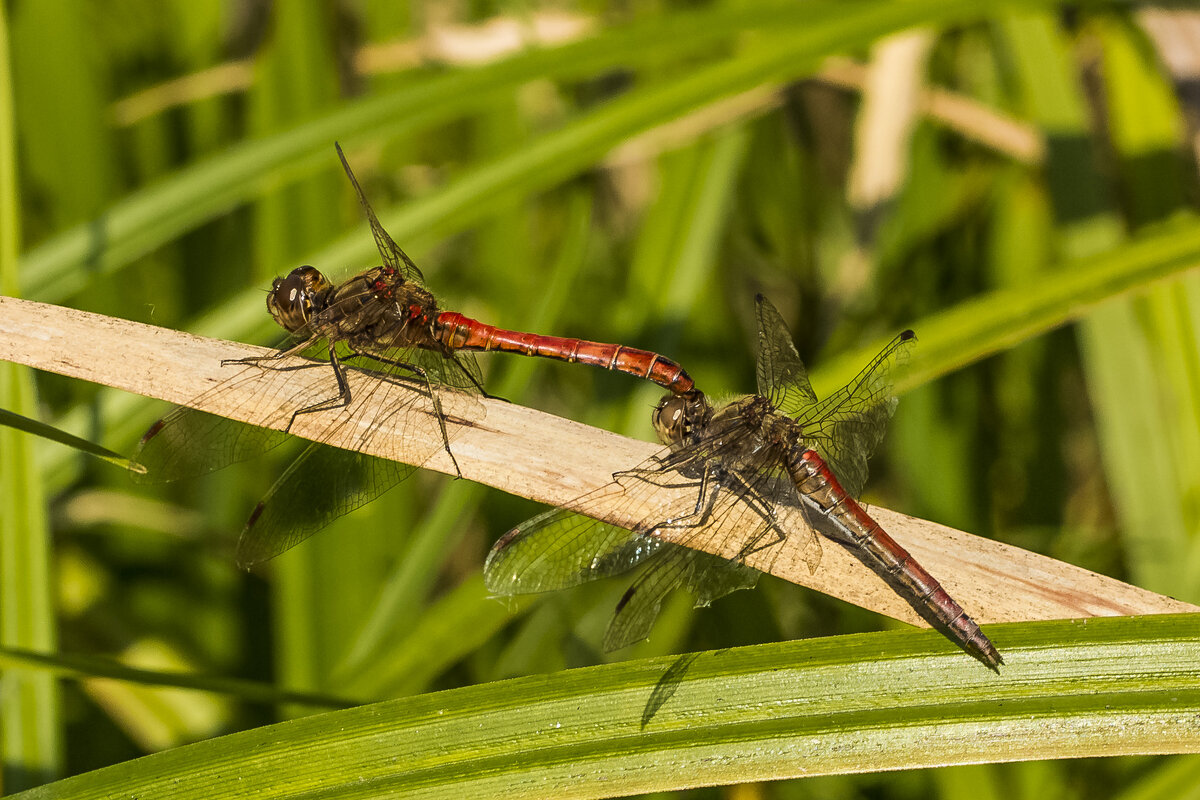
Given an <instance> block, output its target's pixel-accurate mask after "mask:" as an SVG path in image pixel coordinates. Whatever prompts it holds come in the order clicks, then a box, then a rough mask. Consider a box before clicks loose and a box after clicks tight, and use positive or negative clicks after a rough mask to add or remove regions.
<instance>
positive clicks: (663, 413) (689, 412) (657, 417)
mask: <svg viewBox="0 0 1200 800" xmlns="http://www.w3.org/2000/svg"><path fill="white" fill-rule="evenodd" d="M712 413H713V409H712V406H711V405H710V404H709V402H708V398H707V397H705V396H704V393H703V392H701V391H700V390H699V389H693V390H692V391H690V392H685V393H684V394H669V395H667V396H666V397H664V398H663V399H662V400H660V401H658V406H657V407H656V408H655V409H654V414H653V416H652V417H651V419H652V421H653V422H654V430H655V431H656V432H657V433H658V440H659V441H660V442H662V443H663V444H672V445H674V444H688V443H690V442H691V441H692V440H693V439H694V438H695V437H696V436H698V435H699V434H700V432H701V431H703V430H704V428H705V427H706V426H707V425H708V422H709V420H710V419H712Z"/></svg>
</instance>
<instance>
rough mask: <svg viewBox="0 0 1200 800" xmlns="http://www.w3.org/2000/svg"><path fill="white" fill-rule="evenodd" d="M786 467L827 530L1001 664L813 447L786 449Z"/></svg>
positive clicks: (934, 620)
mask: <svg viewBox="0 0 1200 800" xmlns="http://www.w3.org/2000/svg"><path fill="white" fill-rule="evenodd" d="M787 467H788V471H789V472H790V473H791V476H792V480H793V481H794V482H795V484H796V487H797V489H799V491H800V494H801V495H802V496H803V497H805V498H806V499H807V500H808V501H809V502H811V503H814V504H815V505H816V506H817V507H818V508H819V509H820V511H821V513H822V514H823V515H825V517H826V518H828V519H829V520H830V521H831V522H832V523H833V526H834V528H835V531H832V532H829V533H836V534H838V536H836V537H835V538H836V539H837V540H838V541H839V542H840V543H841V544H843V545H845V546H847V547H848V549H850V551H851V552H852V553H854V555H855V556H856V557H857V558H858V559H859V560H860V561H862V562H863V564H865V565H866V566H867V567H869V568H870V569H871V571H873V572H874V573H875V574H876V575H878V576H879V577H881V578H883V580H884V581H885V582H886V583H887V584H888V586H890V587H891V588H892V589H893V590H895V591H896V593H897V594H899V595H900V596H901V597H903V598H904V599H905V601H907V602H908V604H909V605H910V606H912V608H913V610H914V611H916V612H917V613H918V614H920V615H921V617H922V618H923V619H924V620H925V621H926V622H928V623H929V624H930V625H932V626H933V627H934V628H936V629H937V630H939V631H941V632H943V633H944V634H946V635H947V636H949V637H950V638H951V639H952V640H954V641H955V642H957V643H958V644H959V646H960V647H962V648H963V649H964V650H966V651H967V652H968V653H970V654H971V655H973V656H974V657H975V658H977V659H979V660H980V661H982V662H983V663H984V664H985V665H987V666H988V667H990V668H991V669H993V670H995V669H996V668H997V667H998V666H999V665H1000V664H1003V663H1004V659H1003V658H1001V657H1000V653H999V652H998V651H997V650H996V648H995V646H993V645H992V643H991V641H990V640H989V639H988V638H987V636H985V635H984V633H983V631H981V630H980V629H979V625H977V624H976V623H975V621H974V620H973V619H971V617H970V616H969V615H968V614H967V612H966V611H964V610H963V608H962V606H960V605H959V604H958V603H957V602H956V601H955V600H954V598H952V597H951V596H950V594H949V593H948V592H947V591H946V590H945V589H943V588H942V585H941V583H939V582H938V580H937V579H936V578H934V577H933V576H932V575H930V574H929V572H928V571H927V570H926V569H925V568H924V567H922V566H921V565H920V564H919V563H917V560H916V559H915V558H913V557H912V554H910V553H909V552H908V551H907V550H905V549H904V548H903V547H902V546H901V545H900V543H899V542H897V541H896V540H895V539H893V538H892V537H891V536H889V535H888V534H887V532H886V531H884V530H883V528H882V527H881V526H880V525H879V523H878V522H876V521H875V520H873V519H871V517H870V515H868V514H867V512H866V511H865V510H864V509H863V507H862V506H861V505H859V503H858V501H856V500H855V499H854V498H853V497H851V496H850V495H849V494H848V493H847V492H846V491H845V489H843V488H842V485H841V484H840V483H839V482H838V479H837V477H836V476H835V475H834V474H833V471H832V470H831V469H830V468H829V465H828V464H827V463H826V462H825V459H823V458H821V456H820V455H819V454H818V453H816V452H815V451H813V450H809V449H802V448H800V447H794V448H792V449H791V450H790V451H789V453H788V457H787ZM823 532H825V531H823ZM827 535H828V534H827Z"/></svg>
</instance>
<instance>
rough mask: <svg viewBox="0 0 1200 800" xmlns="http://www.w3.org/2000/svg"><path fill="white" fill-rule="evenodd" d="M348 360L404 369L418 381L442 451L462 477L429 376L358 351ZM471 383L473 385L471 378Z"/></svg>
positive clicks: (414, 365)
mask: <svg viewBox="0 0 1200 800" xmlns="http://www.w3.org/2000/svg"><path fill="white" fill-rule="evenodd" d="M348 357H349V358H368V359H371V360H372V361H376V362H378V363H380V364H386V365H388V366H392V367H396V368H397V369H404V370H407V371H409V372H411V373H412V374H413V375H414V376H416V377H417V378H419V379H420V381H419V383H420V386H421V390H422V391H423V392H424V393H425V396H426V397H428V398H429V402H430V403H432V404H433V416H434V418H435V419H437V423H438V430H440V431H441V433H442V449H444V450H445V451H446V455H448V456H450V462H451V463H452V464H454V472H455V473H456V474H457V475H458V477H460V478H461V477H462V470H461V469H459V466H458V459H456V458H455V457H454V453H453V452H451V451H450V433H449V432H448V431H447V430H446V415H445V413H443V412H442V401H441V398H439V397H438V394H437V392H435V391H434V390H433V383H432V382H431V381H430V380H429V374H428V373H427V372H426V371H425V370H424V369H423V368H422V367H419V366H417V365H416V364H409V363H408V362H406V361H397V360H396V359H391V358H384V357H383V356H378V355H375V354H374V353H364V352H361V351H358V350H355V351H353V352H352V353H351V354H350V356H348ZM471 382H472V383H475V379H474V378H473V377H472V378H471Z"/></svg>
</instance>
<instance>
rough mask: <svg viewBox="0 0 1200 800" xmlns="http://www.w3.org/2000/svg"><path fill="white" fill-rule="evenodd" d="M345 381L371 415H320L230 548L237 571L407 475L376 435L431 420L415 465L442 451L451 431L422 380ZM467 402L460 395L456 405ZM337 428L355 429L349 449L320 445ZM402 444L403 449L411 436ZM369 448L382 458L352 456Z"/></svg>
mask: <svg viewBox="0 0 1200 800" xmlns="http://www.w3.org/2000/svg"><path fill="white" fill-rule="evenodd" d="M346 376H347V380H348V381H349V382H350V385H351V390H352V393H353V394H354V395H355V396H360V397H364V398H366V400H365V405H366V406H367V407H369V408H371V409H372V410H373V411H374V412H375V417H374V418H373V419H372V420H371V421H370V423H369V424H362V420H361V419H358V418H357V415H356V414H355V413H352V410H349V409H344V410H340V411H329V412H321V413H322V414H324V415H327V416H328V419H329V425H328V427H327V428H326V429H325V430H324V431H322V432H321V434H320V435H319V437H318V438H317V440H316V443H314V445H313V446H311V447H309V448H308V449H306V450H305V451H304V453H303V454H302V455H301V456H300V457H299V458H298V459H297V460H296V461H295V462H293V463H292V464H291V465H290V466H289V467H288V469H287V470H286V471H285V472H284V473H283V474H282V475H281V476H280V477H279V479H278V480H277V481H276V482H275V484H274V485H273V486H272V487H271V489H270V491H269V492H268V493H267V494H266V496H265V497H263V499H262V500H261V501H259V503H258V506H257V507H256V508H255V510H254V512H253V513H252V514H251V515H250V519H249V520H248V521H247V523H246V526H245V528H244V529H243V530H242V534H241V537H240V539H239V540H238V551H237V559H238V563H239V565H240V566H243V567H246V568H249V567H251V566H253V565H255V564H258V563H261V562H263V561H267V560H269V559H271V558H273V557H275V556H277V555H279V554H280V553H282V552H284V551H286V550H288V549H290V548H292V547H294V546H296V545H297V544H299V543H300V542H302V541H304V540H305V539H307V538H308V537H309V536H312V535H313V534H314V533H316V532H317V531H319V530H321V529H322V528H324V527H325V526H327V525H328V524H329V523H331V522H333V521H334V520H336V519H338V518H339V517H341V516H343V515H345V514H348V513H349V512H351V511H353V510H354V509H356V508H358V507H360V506H362V505H365V504H366V503H369V502H370V501H372V500H374V499H375V498H376V497H378V496H379V495H381V494H383V493H384V492H386V491H387V490H388V489H391V488H392V487H393V486H395V485H396V484H397V483H399V482H400V481H402V480H404V479H405V478H407V477H408V476H409V475H411V474H412V473H413V471H414V469H415V467H414V466H412V465H411V464H409V463H401V462H400V461H399V460H398V459H400V458H405V457H406V456H405V454H404V453H402V452H400V451H399V449H398V447H399V445H396V446H395V447H392V446H390V445H389V443H390V442H393V441H395V440H394V439H392V438H390V437H389V436H386V435H385V436H382V437H381V432H391V431H394V430H404V429H407V428H416V427H418V426H420V427H424V426H423V425H422V424H421V423H420V422H419V421H418V420H416V419H414V416H421V415H424V416H427V417H432V418H434V419H436V420H437V421H438V422H439V430H440V435H439V436H438V437H436V438H434V439H432V440H431V441H430V442H429V443H428V444H427V445H426V447H427V450H428V452H426V453H425V454H424V456H423V457H421V458H420V459H419V463H423V462H424V461H425V460H427V459H428V458H429V457H430V456H432V455H433V454H434V453H435V452H437V451H438V450H440V449H446V450H447V451H449V450H450V440H451V439H452V438H453V436H454V434H455V432H456V431H457V430H458V428H457V427H456V426H454V425H448V424H446V422H445V419H444V415H443V414H442V410H441V406H440V404H439V401H438V399H437V395H436V394H435V393H434V392H433V391H432V389H431V387H430V386H429V384H428V383H427V382H426V381H425V380H424V379H421V378H402V377H399V376H398V375H395V374H386V373H378V372H372V371H367V370H361V369H347V370H346ZM468 397H469V396H468V395H465V394H464V395H463V397H462V398H461V399H460V402H462V401H465V400H467V398H468ZM480 413H481V412H480ZM343 430H350V431H354V432H355V433H354V436H352V437H351V439H350V440H349V444H351V445H352V446H353V448H354V449H341V448H338V447H332V446H328V445H325V444H324V442H327V441H330V440H331V439H333V438H334V436H336V435H338V434H340V433H341V432H342V431H343ZM405 444H406V446H411V444H412V439H408V440H407V441H406V443H405ZM369 448H370V449H378V450H381V451H382V453H383V455H384V456H386V457H385V458H376V457H373V456H369V455H365V454H364V453H362V452H360V451H361V450H366V449H369ZM419 452H420V451H419V450H418V453H419ZM407 458H411V455H409V456H407Z"/></svg>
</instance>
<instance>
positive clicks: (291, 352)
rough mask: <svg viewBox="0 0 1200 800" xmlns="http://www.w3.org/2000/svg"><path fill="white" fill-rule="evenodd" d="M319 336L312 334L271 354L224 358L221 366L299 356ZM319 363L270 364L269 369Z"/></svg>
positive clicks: (260, 363) (287, 368) (264, 362)
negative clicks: (287, 365) (275, 365)
mask: <svg viewBox="0 0 1200 800" xmlns="http://www.w3.org/2000/svg"><path fill="white" fill-rule="evenodd" d="M318 338H319V337H316V336H311V337H309V338H308V339H305V340H304V341H303V342H300V343H299V344H295V345H293V346H291V347H289V348H288V349H286V350H278V351H276V352H274V353H271V354H270V355H265V356H246V357H245V358H222V359H221V366H222V367H225V366H228V365H230V364H258V365H263V364H267V363H269V362H271V361H279V360H281V359H284V358H287V357H288V356H297V355H300V354H301V353H303V352H304V351H305V350H307V349H308V348H310V347H312V346H313V345H314V344H316V343H317V339H318ZM317 363H318V362H314V363H311V364H297V365H296V366H292V367H270V366H268V367H267V369H282V370H290V369H307V368H309V367H313V366H317Z"/></svg>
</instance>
